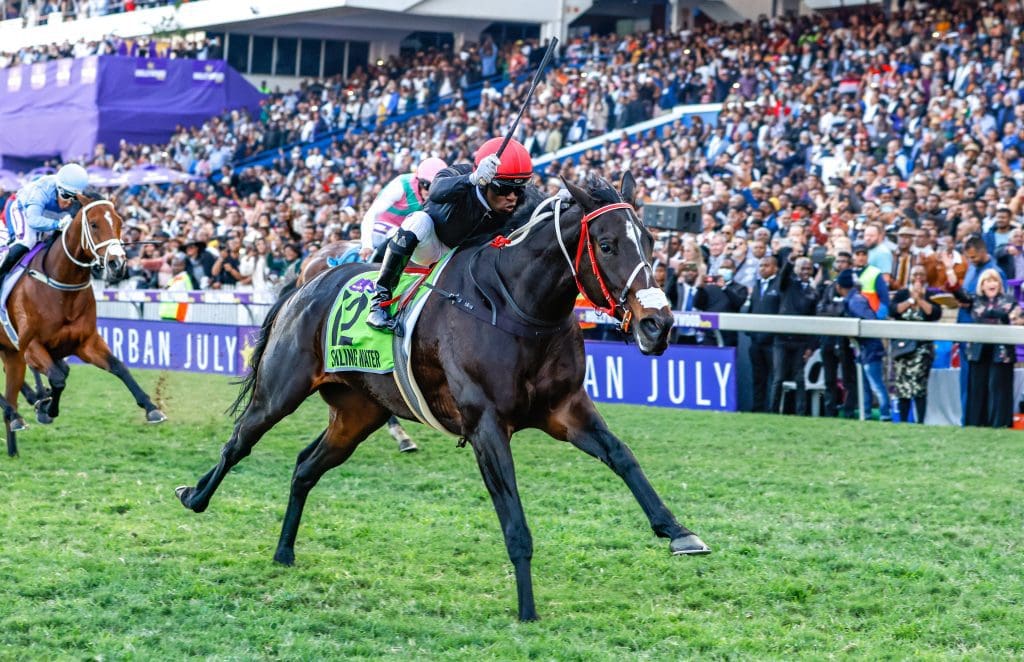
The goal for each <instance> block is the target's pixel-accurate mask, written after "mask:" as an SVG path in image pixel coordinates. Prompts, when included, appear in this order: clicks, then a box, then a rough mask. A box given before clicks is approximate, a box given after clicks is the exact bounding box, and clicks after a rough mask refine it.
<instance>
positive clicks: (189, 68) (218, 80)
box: [0, 55, 263, 167]
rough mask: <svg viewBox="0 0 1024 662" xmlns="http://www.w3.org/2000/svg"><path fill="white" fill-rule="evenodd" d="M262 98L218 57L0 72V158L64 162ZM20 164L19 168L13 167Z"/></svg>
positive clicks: (151, 138)
mask: <svg viewBox="0 0 1024 662" xmlns="http://www.w3.org/2000/svg"><path fill="white" fill-rule="evenodd" d="M262 98H263V95H262V94H260V92H259V91H258V90H257V89H256V88H255V87H253V86H252V85H251V84H250V83H249V82H248V81H246V80H245V79H244V78H243V77H242V76H241V75H240V74H239V73H238V72H237V71H235V70H234V69H232V68H231V67H230V66H228V64H227V63H226V62H223V61H207V62H194V61H191V60H178V59H167V58H135V57H118V56H108V55H103V56H93V57H87V58H79V59H75V60H70V59H68V60H51V61H49V62H44V63H37V64H33V65H21V66H14V67H11V68H9V69H3V70H0V126H2V127H3V130H2V131H0V158H3V159H4V160H5V161H6V160H7V159H10V160H11V162H12V164H13V163H17V159H22V160H29V161H31V160H38V161H42V160H44V159H47V158H52V157H54V156H56V155H60V156H61V158H62V159H63V160H65V161H68V160H75V159H79V158H82V157H83V156H87V155H89V154H91V153H92V151H93V148H94V147H95V145H96V143H97V142H102V143H105V144H107V145H108V147H109V146H110V145H114V146H116V145H117V144H118V143H119V142H120V141H121V140H122V139H124V140H127V141H128V142H129V143H146V144H152V143H165V142H167V139H168V138H169V137H170V136H171V134H172V133H173V132H174V130H175V127H177V126H179V125H182V126H198V125H200V124H202V123H203V122H205V121H206V120H208V119H209V118H210V117H212V116H214V115H217V114H219V113H222V112H224V111H225V110H227V109H234V108H247V109H248V110H249V112H250V113H252V114H256V113H258V112H259V107H260V100H261V99H262ZM18 167H20V166H18Z"/></svg>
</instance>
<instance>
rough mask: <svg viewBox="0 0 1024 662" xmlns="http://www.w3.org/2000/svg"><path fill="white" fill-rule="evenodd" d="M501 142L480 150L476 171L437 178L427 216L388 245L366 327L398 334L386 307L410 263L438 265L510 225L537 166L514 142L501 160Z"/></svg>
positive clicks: (465, 168) (450, 171)
mask: <svg viewBox="0 0 1024 662" xmlns="http://www.w3.org/2000/svg"><path fill="white" fill-rule="evenodd" d="M502 140H503V139H502V138H492V139H491V140H488V141H487V142H485V143H484V144H483V145H481V146H480V149H478V150H477V151H476V154H475V155H474V157H475V158H474V161H475V164H476V165H475V167H474V166H473V165H470V164H469V163H460V164H457V165H454V166H451V167H449V168H445V169H444V170H442V171H441V172H439V173H437V176H436V177H435V178H434V182H433V183H432V184H431V185H430V200H429V201H428V202H427V205H426V207H425V208H424V210H423V211H417V212H414V213H412V214H409V215H408V216H407V217H406V218H405V220H404V221H402V227H401V228H399V230H398V232H396V233H395V235H394V236H393V237H392V238H391V240H390V241H389V242H388V247H387V252H385V254H384V261H383V263H382V264H381V267H380V275H379V276H377V284H376V289H375V291H374V295H373V302H372V304H371V305H372V310H371V311H370V315H369V317H367V320H366V322H367V324H369V325H370V326H372V327H373V328H375V329H380V330H387V331H394V330H395V320H394V318H393V317H392V316H391V315H390V314H389V312H388V310H387V308H386V307H384V305H383V304H384V303H386V302H388V301H390V300H391V299H392V298H393V295H392V291H393V290H394V288H395V286H397V285H398V279H399V278H400V277H401V275H402V271H403V270H404V269H405V267H406V265H407V264H409V261H410V259H411V260H414V261H415V262H416V263H417V264H422V265H429V264H433V263H435V262H437V261H438V260H439V259H440V258H441V256H443V255H444V254H445V253H446V252H448V250H449V249H450V248H454V247H456V246H459V245H460V244H462V243H463V242H464V241H466V240H467V239H470V238H471V237H474V236H478V235H481V234H486V233H493V232H497V231H500V230H501V228H503V227H505V226H506V225H507V224H508V222H509V220H510V219H511V217H512V214H513V212H515V210H516V208H518V206H519V205H520V204H521V203H522V202H523V199H524V197H523V196H524V193H525V191H526V185H527V184H528V183H529V182H530V180H531V179H532V178H533V162H532V160H531V159H530V153H529V152H527V151H526V148H525V147H523V146H522V144H520V143H519V142H517V141H515V140H509V142H508V145H507V146H506V147H505V151H504V152H503V153H502V155H501V158H500V159H499V158H498V156H497V152H498V149H499V148H500V147H501V143H502Z"/></svg>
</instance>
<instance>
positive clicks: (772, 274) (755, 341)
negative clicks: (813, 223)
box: [748, 255, 780, 412]
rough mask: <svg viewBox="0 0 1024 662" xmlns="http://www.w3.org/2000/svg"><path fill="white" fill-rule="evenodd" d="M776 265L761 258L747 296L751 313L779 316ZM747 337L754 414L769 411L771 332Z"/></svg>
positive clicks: (767, 256)
mask: <svg viewBox="0 0 1024 662" xmlns="http://www.w3.org/2000/svg"><path fill="white" fill-rule="evenodd" d="M778 270H779V263H778V261H777V260H776V258H775V256H774V255H766V256H764V257H763V258H761V264H760V266H759V267H758V279H757V281H756V282H755V283H754V288H753V292H752V294H751V297H750V311H749V312H751V313H753V314H755V315H778V314H779V303H780V301H779V286H778V278H777V276H778ZM748 335H749V336H750V371H751V373H752V381H753V387H754V393H753V396H754V397H753V411H755V412H767V411H771V410H770V409H769V399H770V398H769V397H768V386H769V384H770V382H771V376H772V341H773V339H774V337H773V335H772V334H770V333H755V332H750V333H748Z"/></svg>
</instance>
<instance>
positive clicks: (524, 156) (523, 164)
mask: <svg viewBox="0 0 1024 662" xmlns="http://www.w3.org/2000/svg"><path fill="white" fill-rule="evenodd" d="M503 140H504V138H491V139H490V140H488V141H487V142H485V143H484V144H483V145H480V149H478V150H476V154H475V155H474V157H475V159H476V164H477V165H480V162H481V161H483V160H484V158H485V157H488V156H490V155H491V154H497V153H498V148H499V147H501V143H502V141H503ZM532 177H533V160H532V159H531V158H530V153H529V152H527V151H526V148H525V147H523V145H522V143H520V142H519V141H518V140H509V141H508V145H506V146H505V151H504V152H502V153H501V164H500V165H499V166H498V174H497V175H496V176H495V179H496V180H499V179H500V180H501V183H502V184H508V185H511V186H526V185H527V183H529V181H530V179H531V178H532Z"/></svg>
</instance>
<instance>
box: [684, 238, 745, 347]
mask: <svg viewBox="0 0 1024 662" xmlns="http://www.w3.org/2000/svg"><path fill="white" fill-rule="evenodd" d="M735 273H736V263H735V261H733V259H732V258H731V257H725V258H723V259H722V262H721V265H720V266H719V267H718V274H717V275H715V276H708V277H707V278H705V279H704V281H703V284H702V285H698V288H697V295H696V299H695V302H694V308H695V309H697V310H700V311H703V312H708V313H738V312H740V308H742V307H743V304H744V303H746V301H747V293H748V292H749V290H748V289H747V288H746V287H744V286H743V285H740V284H739V283H737V282H736V280H735ZM719 335H720V338H721V340H719ZM737 339H738V337H737V335H736V332H735V331H720V332H718V334H711V333H709V334H706V335H704V337H703V338H701V339H700V340H699V341H698V343H699V344H701V345H718V346H722V347H735V346H736V344H737Z"/></svg>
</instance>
